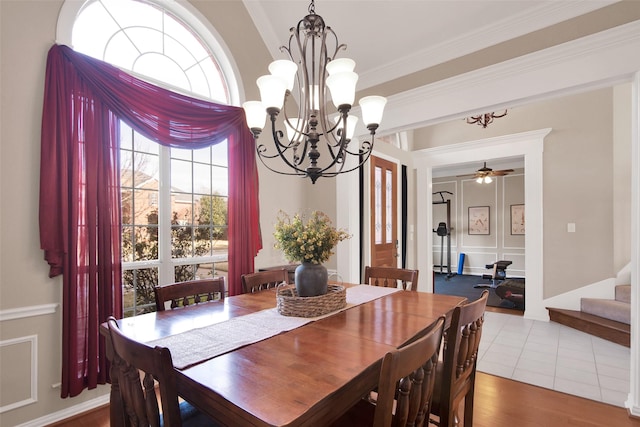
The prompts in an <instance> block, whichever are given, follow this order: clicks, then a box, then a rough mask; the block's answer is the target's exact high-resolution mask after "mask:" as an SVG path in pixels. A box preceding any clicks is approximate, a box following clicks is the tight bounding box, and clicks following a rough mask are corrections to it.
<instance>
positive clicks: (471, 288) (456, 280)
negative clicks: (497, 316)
mask: <svg viewBox="0 0 640 427" xmlns="http://www.w3.org/2000/svg"><path fill="white" fill-rule="evenodd" d="M509 280H513V281H519V282H524V279H518V278H509ZM479 284H483V285H490V284H491V280H486V279H483V278H482V276H473V275H468V274H462V275H458V274H454V275H452V276H451V277H449V278H448V277H447V274H445V273H443V274H440V273H436V280H435V284H434V287H435V293H436V294H446V295H458V296H461V297H466V298H467V299H468V300H469V301H474V300H476V299H478V298H480V295H481V294H482V291H483V290H485V289H489V299H488V300H487V305H489V306H491V307H500V308H509V309H513V310H519V311H524V304H514V303H513V302H511V301H508V300H503V299H501V298H500V297H499V296H498V295H497V294H496V290H495V289H492V288H476V287H475V286H476V285H479Z"/></svg>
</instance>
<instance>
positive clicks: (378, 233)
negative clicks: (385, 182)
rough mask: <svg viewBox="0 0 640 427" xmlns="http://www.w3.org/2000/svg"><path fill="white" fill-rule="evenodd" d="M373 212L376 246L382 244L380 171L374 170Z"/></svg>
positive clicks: (377, 168)
mask: <svg viewBox="0 0 640 427" xmlns="http://www.w3.org/2000/svg"><path fill="white" fill-rule="evenodd" d="M374 176H375V183H374V185H375V190H374V194H375V196H374V199H375V211H374V214H373V216H374V218H373V221H374V226H375V230H376V231H375V234H376V235H375V242H376V244H380V243H382V169H381V168H379V167H376V168H375V175H374Z"/></svg>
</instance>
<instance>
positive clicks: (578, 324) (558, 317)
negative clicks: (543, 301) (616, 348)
mask: <svg viewBox="0 0 640 427" xmlns="http://www.w3.org/2000/svg"><path fill="white" fill-rule="evenodd" d="M547 310H549V318H550V319H551V321H553V322H556V323H560V324H562V325H565V326H568V327H570V328H573V329H577V330H579V331H582V332H586V333H588V334H591V335H595V336H597V337H600V338H602V339H605V340H607V341H611V342H614V343H616V344H620V345H623V346H625V347H630V346H631V326H629V325H627V324H624V323H620V322H615V321H613V320H609V319H605V318H603V317H599V316H594V315H593V314H588V313H583V312H581V311H577V310H565V309H561V308H551V307H547Z"/></svg>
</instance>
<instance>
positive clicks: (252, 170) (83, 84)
mask: <svg viewBox="0 0 640 427" xmlns="http://www.w3.org/2000/svg"><path fill="white" fill-rule="evenodd" d="M119 120H123V121H125V122H126V123H127V124H128V125H129V126H131V127H132V128H133V129H135V130H136V131H137V132H139V133H141V134H143V135H144V136H146V137H147V138H149V139H152V140H154V141H157V142H158V143H160V144H162V145H168V146H171V147H179V148H190V149H192V148H202V147H206V146H210V145H213V144H217V143H219V142H221V141H224V140H225V139H226V140H228V146H229V150H228V153H229V154H228V156H229V204H228V207H229V283H228V286H229V294H230V295H235V294H239V293H241V289H242V287H241V283H240V276H241V275H242V274H244V273H248V272H252V271H253V268H254V267H253V259H254V257H255V255H256V254H257V252H258V251H259V250H260V249H261V248H262V241H261V236H260V232H259V211H258V175H257V169H256V162H255V149H254V147H255V145H254V141H253V137H252V135H251V133H250V131H249V129H248V128H247V125H246V122H245V116H244V112H243V110H242V109H241V108H238V107H232V106H226V105H218V104H214V103H211V102H206V101H202V100H198V99H194V98H190V97H187V96H183V95H180V94H176V93H173V92H170V91H168V90H165V89H162V88H159V87H157V86H154V85H152V84H150V83H147V82H144V81H142V80H139V79H137V78H135V77H132V76H131V75H129V74H127V73H125V72H123V71H121V70H119V69H117V68H115V67H113V66H111V65H109V64H106V63H104V62H102V61H99V60H96V59H94V58H90V57H88V56H85V55H82V54H79V53H77V52H74V51H73V50H72V49H70V48H69V47H67V46H60V45H54V46H53V47H52V48H51V49H50V51H49V55H48V58H47V70H46V77H45V93H44V106H43V116H42V137H41V138H42V139H41V163H40V244H41V247H42V249H43V250H44V253H45V259H46V260H47V262H48V263H49V265H50V273H49V276H50V277H54V276H57V275H59V274H62V275H63V301H62V312H63V324H62V328H63V343H62V347H63V350H62V353H63V354H62V365H63V366H62V390H61V395H62V397H68V396H76V395H77V394H79V393H80V392H81V391H82V390H83V389H84V388H94V387H96V385H97V384H104V383H105V382H106V381H107V376H108V373H107V360H106V356H105V349H104V340H101V339H100V337H99V326H100V323H102V322H105V321H106V319H107V316H109V315H111V314H113V315H115V316H116V317H122V278H121V256H120V226H121V224H120V169H119V135H118V128H119V126H118V121H119Z"/></svg>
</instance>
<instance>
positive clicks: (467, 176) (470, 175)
mask: <svg viewBox="0 0 640 427" xmlns="http://www.w3.org/2000/svg"><path fill="white" fill-rule="evenodd" d="M481 176H484V175H483V174H479V173H469V174H466V175H456V178H479V177H481Z"/></svg>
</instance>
